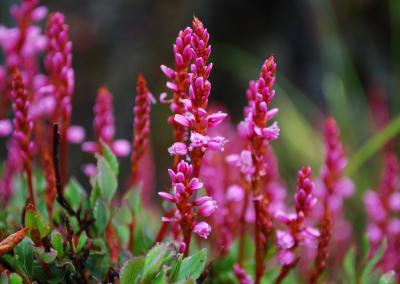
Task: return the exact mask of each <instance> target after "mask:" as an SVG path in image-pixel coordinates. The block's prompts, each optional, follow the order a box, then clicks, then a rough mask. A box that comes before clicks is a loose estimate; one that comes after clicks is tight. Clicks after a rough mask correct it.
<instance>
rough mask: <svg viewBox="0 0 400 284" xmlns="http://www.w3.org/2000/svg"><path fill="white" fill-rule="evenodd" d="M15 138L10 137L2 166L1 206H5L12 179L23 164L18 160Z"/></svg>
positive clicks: (10, 192) (9, 194) (11, 189)
mask: <svg viewBox="0 0 400 284" xmlns="http://www.w3.org/2000/svg"><path fill="white" fill-rule="evenodd" d="M18 144H19V143H18V141H17V140H16V138H15V137H12V138H11V139H10V141H9V142H8V143H7V151H8V154H7V161H6V163H5V165H4V170H3V177H2V179H1V181H0V194H1V196H2V199H3V200H2V202H3V203H2V204H3V205H7V203H8V201H9V200H10V197H11V194H12V191H13V177H14V174H15V173H17V172H18V171H19V170H20V169H21V168H23V163H22V161H21V159H19V145H18Z"/></svg>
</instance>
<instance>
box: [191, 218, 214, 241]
mask: <svg viewBox="0 0 400 284" xmlns="http://www.w3.org/2000/svg"><path fill="white" fill-rule="evenodd" d="M193 233H195V234H197V235H199V236H200V237H201V238H203V239H207V238H208V235H210V233H211V226H210V225H209V224H207V223H206V222H199V223H197V224H196V225H195V226H194V228H193Z"/></svg>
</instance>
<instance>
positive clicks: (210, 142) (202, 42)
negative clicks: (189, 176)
mask: <svg viewBox="0 0 400 284" xmlns="http://www.w3.org/2000/svg"><path fill="white" fill-rule="evenodd" d="M209 37H210V35H209V33H208V31H207V29H205V28H204V26H203V23H202V22H200V20H199V19H197V18H196V17H194V19H193V32H192V34H191V41H190V44H191V45H190V47H191V49H190V52H191V57H192V60H193V63H192V64H191V66H190V70H191V73H190V74H189V78H190V84H189V89H188V94H189V96H188V98H187V99H182V100H181V102H182V103H183V104H184V107H185V112H184V113H183V114H181V113H175V115H174V121H175V123H177V124H179V125H180V126H181V127H184V128H185V129H188V130H190V138H189V140H190V143H189V146H186V144H185V143H184V142H182V141H176V142H175V143H174V144H173V145H172V146H171V147H170V148H169V152H170V154H173V155H186V154H189V156H190V158H191V160H192V162H193V166H194V176H196V177H198V176H199V172H200V167H201V163H202V159H203V157H204V153H205V151H206V149H210V150H217V151H222V150H223V147H224V144H225V143H226V142H227V141H226V139H225V138H223V137H220V136H217V137H209V136H208V135H207V129H208V128H209V127H215V126H217V125H219V124H220V123H221V122H222V121H223V119H224V118H225V117H226V116H227V114H226V113H222V112H216V113H213V114H208V112H207V106H208V97H209V95H210V91H211V83H210V81H209V80H208V77H209V76H210V72H211V69H212V64H211V63H209V64H207V60H208V58H209V56H210V53H211V46H210V45H209V44H208V40H209Z"/></svg>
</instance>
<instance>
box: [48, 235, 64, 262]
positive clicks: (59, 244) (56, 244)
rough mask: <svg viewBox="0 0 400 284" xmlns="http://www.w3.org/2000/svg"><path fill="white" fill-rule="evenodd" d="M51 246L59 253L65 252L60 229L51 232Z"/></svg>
mask: <svg viewBox="0 0 400 284" xmlns="http://www.w3.org/2000/svg"><path fill="white" fill-rule="evenodd" d="M50 242H51V246H52V247H53V248H54V249H55V250H56V251H57V254H58V255H60V256H61V255H63V254H64V242H63V237H62V235H61V234H60V233H59V232H58V231H53V232H52V233H51V241H50Z"/></svg>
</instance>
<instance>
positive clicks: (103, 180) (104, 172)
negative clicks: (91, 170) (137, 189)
mask: <svg viewBox="0 0 400 284" xmlns="http://www.w3.org/2000/svg"><path fill="white" fill-rule="evenodd" d="M96 157H97V171H98V172H97V182H98V185H99V196H100V198H101V199H102V200H103V201H105V202H106V203H107V204H108V203H110V202H111V200H112V198H113V196H114V193H115V191H116V190H117V185H118V184H117V176H116V175H115V173H114V172H113V170H112V169H111V166H110V165H109V164H108V162H107V161H106V159H105V158H104V157H103V156H100V155H96Z"/></svg>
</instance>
